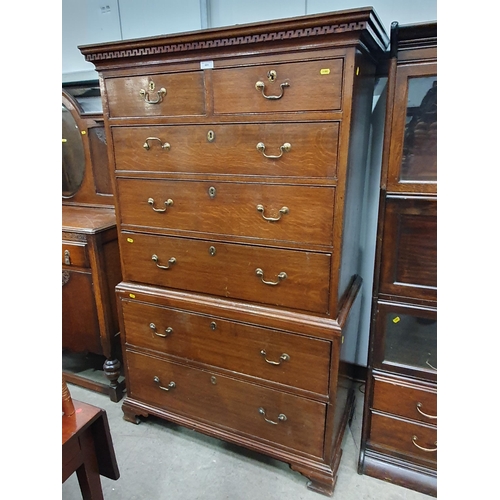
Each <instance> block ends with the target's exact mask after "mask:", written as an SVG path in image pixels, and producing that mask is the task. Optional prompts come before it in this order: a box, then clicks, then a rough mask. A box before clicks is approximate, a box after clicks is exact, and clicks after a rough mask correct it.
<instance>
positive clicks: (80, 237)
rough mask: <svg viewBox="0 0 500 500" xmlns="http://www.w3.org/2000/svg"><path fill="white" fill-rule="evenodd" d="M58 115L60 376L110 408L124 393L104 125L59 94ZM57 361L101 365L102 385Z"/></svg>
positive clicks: (117, 258)
mask: <svg viewBox="0 0 500 500" xmlns="http://www.w3.org/2000/svg"><path fill="white" fill-rule="evenodd" d="M83 88H84V89H85V86H84V87H83ZM97 90H98V87H97ZM73 91H74V92H75V90H74V89H73ZM82 92H84V91H82ZM97 97H98V99H99V100H100V95H99V96H97ZM62 115H63V118H62V348H63V374H64V377H65V379H66V380H67V381H68V382H72V383H74V384H77V385H81V386H84V387H87V388H89V389H92V390H96V391H99V392H103V393H107V394H109V396H110V399H111V400H113V401H115V402H117V401H119V400H120V399H121V398H122V396H123V391H124V388H125V383H124V377H123V376H122V375H121V362H120V358H121V353H120V351H121V346H120V340H119V322H118V312H117V307H116V296H115V290H114V287H115V286H116V285H117V284H118V283H119V282H120V281H121V268H120V255H119V247H118V235H117V229H116V215H115V209H114V199H113V194H112V187H111V177H110V173H109V167H108V160H107V143H106V134H105V129H104V121H103V116H102V111H101V113H96V112H86V110H84V109H83V107H82V105H81V104H80V103H79V102H78V100H77V98H76V97H75V96H74V95H72V94H71V93H70V92H69V91H67V90H64V89H63V91H62ZM65 353H71V354H73V355H74V354H79V353H83V354H87V353H91V354H93V355H96V356H98V357H104V359H103V360H102V361H103V364H102V372H101V374H103V377H101V378H102V380H100V377H99V376H88V375H86V374H88V373H93V370H94V369H93V368H92V366H91V367H90V368H88V367H87V364H90V365H92V361H91V362H90V363H85V362H84V363H83V364H82V366H83V369H82V370H81V372H83V373H84V375H82V374H81V373H79V370H73V369H71V366H73V365H72V363H71V362H69V363H68V362H66V363H65V359H66V358H65V357H64V354H65ZM66 361H67V360H66ZM99 362H101V361H99ZM78 366H80V365H78ZM97 373H98V374H99V372H97Z"/></svg>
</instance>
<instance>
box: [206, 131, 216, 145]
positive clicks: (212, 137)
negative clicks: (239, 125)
mask: <svg viewBox="0 0 500 500" xmlns="http://www.w3.org/2000/svg"><path fill="white" fill-rule="evenodd" d="M214 140H215V132H214V131H213V130H209V131H208V132H207V141H208V142H213V141H214Z"/></svg>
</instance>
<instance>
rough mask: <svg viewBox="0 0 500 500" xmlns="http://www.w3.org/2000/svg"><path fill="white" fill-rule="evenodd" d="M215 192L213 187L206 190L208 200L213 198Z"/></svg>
mask: <svg viewBox="0 0 500 500" xmlns="http://www.w3.org/2000/svg"><path fill="white" fill-rule="evenodd" d="M216 192H217V190H216V189H215V188H214V187H213V186H211V187H209V188H208V196H210V198H215V193H216Z"/></svg>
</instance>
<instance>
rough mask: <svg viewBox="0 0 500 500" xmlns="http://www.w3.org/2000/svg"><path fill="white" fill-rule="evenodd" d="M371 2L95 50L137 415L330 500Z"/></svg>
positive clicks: (353, 332)
mask: <svg viewBox="0 0 500 500" xmlns="http://www.w3.org/2000/svg"><path fill="white" fill-rule="evenodd" d="M387 43H388V39H387V36H386V35H385V34H384V32H383V29H382V28H381V25H380V22H379V20H378V18H377V16H376V14H375V13H374V12H373V10H372V9H370V8H366V9H355V10H351V11H344V12H338V13H331V14H326V15H323V14H322V15H315V16H306V17H301V18H292V19H285V20H278V21H269V22H265V23H256V24H251V25H242V26H237V27H230V28H221V29H211V30H204V31H199V32H191V33H185V34H179V35H169V36H159V37H154V38H146V39H138V40H130V41H121V42H112V43H108V44H98V45H87V46H83V47H80V50H81V51H82V53H83V54H84V56H85V58H86V60H87V61H90V62H92V63H94V64H95V66H96V68H97V70H98V71H99V74H100V78H101V93H102V98H103V103H104V107H103V109H104V120H105V124H106V133H107V137H108V139H109V142H108V148H109V158H110V159H112V160H113V163H112V164H111V165H110V167H111V170H112V172H114V193H115V198H116V210H117V220H118V233H119V234H118V239H119V244H120V255H121V263H122V273H123V281H122V282H121V283H120V284H119V285H118V287H117V297H118V302H119V318H120V322H121V328H120V331H121V337H122V345H123V353H124V364H125V375H126V380H127V397H126V398H125V400H124V402H123V411H124V415H125V418H126V419H127V420H130V421H131V422H136V423H138V422H139V419H138V416H144V417H146V416H147V415H149V414H151V415H156V416H159V417H162V418H165V419H168V420H171V421H173V422H176V423H178V424H181V425H185V426H187V427H190V428H193V429H196V430H198V431H200V432H204V433H206V434H209V435H211V436H215V437H219V438H222V439H225V440H228V441H231V442H233V443H237V444H239V445H242V446H246V447H248V448H251V449H253V450H257V451H259V452H262V453H265V454H268V455H270V456H272V457H275V458H277V459H280V460H283V461H285V462H287V463H289V464H290V465H291V467H292V468H293V469H294V470H297V471H299V472H301V473H303V474H304V475H305V476H307V477H308V478H310V480H311V482H310V483H309V487H310V488H311V489H313V490H317V491H319V492H322V493H325V494H332V492H333V488H334V484H335V478H336V471H337V468H338V465H339V461H340V456H341V444H342V437H343V432H344V429H345V427H346V425H347V422H348V420H349V418H350V416H351V412H352V409H353V403H354V393H353V390H352V380H351V379H350V378H349V377H348V375H349V373H348V370H347V368H348V363H346V359H347V358H348V356H347V355H348V353H349V352H351V353H352V352H353V351H355V349H356V342H357V333H358V332H357V321H358V319H359V317H358V315H357V314H356V312H357V307H358V304H359V297H360V293H359V291H360V287H361V283H362V278H361V277H360V276H359V274H358V273H359V267H360V265H359V264H360V262H359V261H360V256H359V252H358V241H359V231H360V221H361V206H362V197H363V187H364V179H365V169H366V164H367V162H366V159H367V150H368V142H369V119H370V113H371V103H372V95H373V86H374V80H375V79H374V74H375V68H376V64H377V60H378V58H380V57H381V56H382V55H383V53H384V50H385V48H386V45H387Z"/></svg>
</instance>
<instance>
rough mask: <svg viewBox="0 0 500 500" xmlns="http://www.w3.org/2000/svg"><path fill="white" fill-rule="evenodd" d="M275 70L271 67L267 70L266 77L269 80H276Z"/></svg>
mask: <svg viewBox="0 0 500 500" xmlns="http://www.w3.org/2000/svg"><path fill="white" fill-rule="evenodd" d="M276 76H277V74H276V71H274V69H272V70H271V71H269V72H268V73H267V79H268V80H269V81H270V82H274V80H276Z"/></svg>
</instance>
